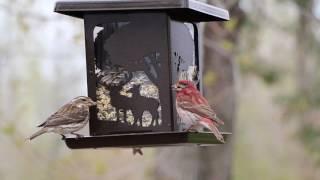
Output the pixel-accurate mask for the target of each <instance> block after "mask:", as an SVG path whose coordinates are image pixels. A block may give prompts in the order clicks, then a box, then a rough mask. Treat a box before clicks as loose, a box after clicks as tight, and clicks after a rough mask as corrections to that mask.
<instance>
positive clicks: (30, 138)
mask: <svg viewBox="0 0 320 180" xmlns="http://www.w3.org/2000/svg"><path fill="white" fill-rule="evenodd" d="M46 132H47V129H45V128H43V129H40V130H39V131H37V132H36V133H34V134H32V135H31V136H30V137H29V140H30V141H31V140H32V139H34V138H36V137H38V136H40V135H42V134H43V133H46Z"/></svg>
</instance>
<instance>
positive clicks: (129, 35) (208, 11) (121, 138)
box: [55, 0, 229, 149]
mask: <svg viewBox="0 0 320 180" xmlns="http://www.w3.org/2000/svg"><path fill="white" fill-rule="evenodd" d="M55 12H58V13H61V14H65V15H69V16H73V17H77V18H81V19H83V20H84V27H85V44H86V59H87V81H88V95H89V97H91V98H92V99H93V100H95V101H96V102H97V106H96V107H94V108H92V109H90V121H89V127H90V128H89V129H90V136H89V137H83V138H67V139H66V144H67V146H68V147H70V148H73V149H80V148H102V147H147V146H162V145H163V146H167V145H179V144H202V145H206V144H219V142H218V141H217V140H215V138H214V136H213V135H212V134H211V133H191V132H181V131H179V119H178V117H177V115H176V110H175V93H174V92H173V91H172V88H171V86H172V84H174V83H176V82H177V80H178V78H179V77H178V76H179V74H181V73H183V72H186V71H188V69H189V68H190V67H196V68H197V69H198V71H199V74H200V75H201V66H202V64H201V61H200V60H199V47H198V27H197V23H199V22H208V21H225V20H228V19H229V13H228V11H226V10H224V9H220V8H217V7H214V6H209V5H207V4H204V3H201V2H198V1H195V0H93V1H61V2H57V3H56V7H55ZM198 81H199V83H198V88H199V89H201V83H202V82H201V76H200V77H199V79H198Z"/></svg>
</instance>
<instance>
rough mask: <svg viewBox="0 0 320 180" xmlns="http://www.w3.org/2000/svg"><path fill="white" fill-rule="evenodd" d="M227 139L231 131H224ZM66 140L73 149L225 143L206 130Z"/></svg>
mask: <svg viewBox="0 0 320 180" xmlns="http://www.w3.org/2000/svg"><path fill="white" fill-rule="evenodd" d="M222 135H223V136H224V138H225V140H226V141H227V139H228V137H229V136H230V135H231V133H222ZM65 142H66V144H67V146H68V147H69V148H71V149H86V148H130V147H157V146H181V145H200V146H210V145H216V144H223V143H221V142H219V141H218V140H217V139H216V138H215V136H214V135H213V134H212V133H206V132H201V133H197V132H160V133H159V132H152V133H132V134H117V135H103V136H89V137H81V138H66V139H65Z"/></svg>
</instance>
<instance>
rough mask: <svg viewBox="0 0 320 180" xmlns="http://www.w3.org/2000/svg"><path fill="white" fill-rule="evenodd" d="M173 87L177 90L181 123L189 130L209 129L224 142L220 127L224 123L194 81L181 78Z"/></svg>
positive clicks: (177, 103) (177, 105)
mask: <svg viewBox="0 0 320 180" xmlns="http://www.w3.org/2000/svg"><path fill="white" fill-rule="evenodd" d="M173 89H174V90H175V91H176V108H177V113H178V115H179V117H180V119H181V125H182V126H183V129H184V130H187V131H192V130H196V131H201V130H202V129H204V128H206V129H209V130H210V131H211V132H212V133H213V134H214V135H215V136H216V138H217V139H218V140H219V141H220V142H222V143H224V139H223V136H222V135H221V133H220V131H219V129H218V127H219V126H220V125H223V124H224V123H223V121H221V120H220V119H219V118H218V117H217V115H216V113H215V112H214V111H213V109H212V108H211V107H210V105H209V103H208V101H207V100H206V99H205V98H204V97H203V96H202V95H201V94H200V92H199V91H198V89H197V88H196V86H195V85H194V84H193V82H191V81H188V80H180V81H178V82H177V83H176V84H175V85H173Z"/></svg>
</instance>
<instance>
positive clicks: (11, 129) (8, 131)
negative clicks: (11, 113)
mask: <svg viewBox="0 0 320 180" xmlns="http://www.w3.org/2000/svg"><path fill="white" fill-rule="evenodd" d="M1 132H2V133H3V134H5V135H7V136H13V135H14V134H15V133H16V125H15V124H14V123H7V124H6V125H4V126H3V127H1Z"/></svg>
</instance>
